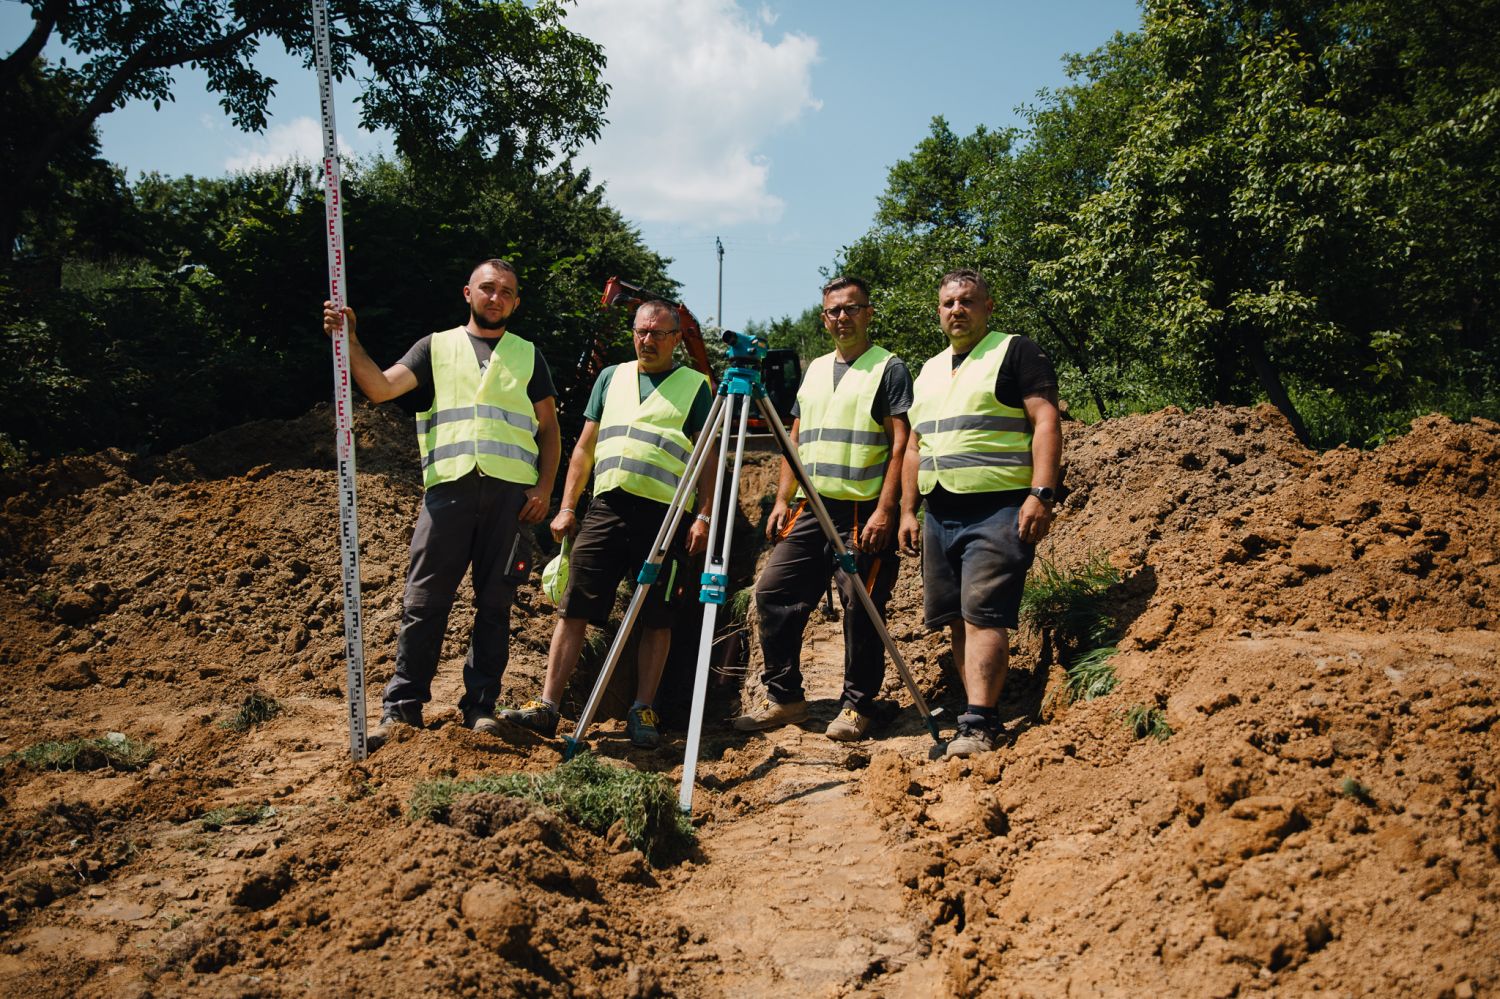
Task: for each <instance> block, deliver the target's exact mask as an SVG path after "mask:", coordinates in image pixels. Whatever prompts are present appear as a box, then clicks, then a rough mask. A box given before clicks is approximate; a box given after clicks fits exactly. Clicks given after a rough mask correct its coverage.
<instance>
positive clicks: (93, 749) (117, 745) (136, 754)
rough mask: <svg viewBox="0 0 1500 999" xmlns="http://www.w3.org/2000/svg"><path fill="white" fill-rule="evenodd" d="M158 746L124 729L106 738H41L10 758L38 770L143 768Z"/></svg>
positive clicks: (12, 754) (8, 758)
mask: <svg viewBox="0 0 1500 999" xmlns="http://www.w3.org/2000/svg"><path fill="white" fill-rule="evenodd" d="M155 753H156V750H155V748H154V747H152V746H150V745H148V744H146V743H143V742H136V741H135V740H134V739H131V738H129V737H127V736H125V735H124V734H122V733H120V732H111V733H109V734H108V735H106V736H104V737H103V738H102V739H71V740H68V741H66V742H57V741H53V742H40V743H37V744H36V745H35V746H31V747H29V748H27V749H23V750H21V751H20V752H16V753H11V754H10V755H9V756H8V757H6V759H7V760H17V761H19V762H21V763H24V764H26V765H27V766H29V767H33V768H35V769H37V770H103V769H105V768H106V767H108V768H111V769H114V770H139V769H141V767H144V766H145V765H146V764H147V763H149V762H150V760H151V757H152V756H153V755H155Z"/></svg>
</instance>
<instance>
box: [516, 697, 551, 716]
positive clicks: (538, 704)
mask: <svg viewBox="0 0 1500 999" xmlns="http://www.w3.org/2000/svg"><path fill="white" fill-rule="evenodd" d="M521 710H522V711H541V712H543V713H544V714H551V713H552V709H551V708H549V707H547V702H546V701H537V700H531V701H527V702H526V703H525V704H523V705H521Z"/></svg>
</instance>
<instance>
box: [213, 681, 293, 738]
mask: <svg viewBox="0 0 1500 999" xmlns="http://www.w3.org/2000/svg"><path fill="white" fill-rule="evenodd" d="M282 710H283V709H282V707H281V705H280V704H279V703H277V701H276V699H275V698H273V697H271V696H270V695H269V694H262V693H261V692H260V691H258V690H252V691H251V692H250V693H249V694H247V695H246V696H245V699H244V701H242V702H241V703H240V710H239V713H238V714H236V715H235V716H234V717H233V718H231V719H229V720H228V721H226V722H221V723H220V724H222V725H223V726H224V727H225V728H227V729H229V730H230V731H232V732H248V731H250V730H251V729H252V728H254V727H255V726H257V725H259V724H261V723H262V722H268V721H270V720H271V719H272V718H275V717H276V716H277V715H279V714H281V712H282Z"/></svg>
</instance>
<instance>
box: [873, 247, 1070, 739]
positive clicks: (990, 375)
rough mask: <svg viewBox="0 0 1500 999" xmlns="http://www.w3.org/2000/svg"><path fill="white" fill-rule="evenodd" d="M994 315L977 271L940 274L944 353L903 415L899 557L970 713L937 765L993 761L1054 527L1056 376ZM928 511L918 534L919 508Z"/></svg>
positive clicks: (922, 377) (926, 369) (1036, 350)
mask: <svg viewBox="0 0 1500 999" xmlns="http://www.w3.org/2000/svg"><path fill="white" fill-rule="evenodd" d="M994 309H995V303H994V300H993V299H992V298H991V297H990V293H989V287H988V285H987V284H986V283H985V280H984V277H983V276H982V275H981V274H980V273H979V272H978V271H974V270H968V269H964V270H957V271H953V272H951V273H949V274H947V275H944V277H943V279H942V281H941V282H940V283H939V286H938V319H939V321H940V322H941V324H942V327H943V332H944V333H945V334H946V335H947V337H948V343H949V347H948V349H947V350H944V351H943V352H942V353H940V354H938V355H936V356H935V357H933V358H931V359H930V360H928V361H927V363H926V364H924V365H923V366H922V371H921V373H920V374H918V375H917V381H916V386H915V391H916V398H915V400H914V401H913V403H912V407H911V422H912V434H913V436H914V437H915V438H916V446H914V447H911V448H908V449H907V452H906V462H905V465H904V468H903V476H902V478H903V482H902V495H901V529H900V531H901V546H902V548H903V550H905V551H907V552H909V553H913V554H915V552H916V550H917V544H918V538H919V537H920V539H921V552H922V584H923V610H924V616H925V618H926V623H927V627H928V628H930V629H933V630H936V629H938V628H941V627H943V626H944V625H947V626H949V628H950V630H951V633H952V636H953V662H954V665H955V666H956V667H957V669H958V671H959V675H960V677H961V678H962V679H963V684H964V692H965V695H966V697H967V701H968V705H967V707H966V708H965V709H964V713H963V714H961V715H959V718H958V733H957V735H955V736H954V738H953V739H952V740H951V741H950V742H949V743H948V749H947V755H948V756H950V757H955V756H970V755H973V754H975V753H981V752H987V751H989V750H990V749H993V748H994V746H995V743H996V740H997V739H998V736H999V730H1000V712H999V703H1000V692H1001V690H1002V689H1003V688H1004V686H1005V675H1006V671H1007V669H1008V668H1009V645H1008V641H1009V639H1008V635H1007V632H1006V629H1008V628H1015V627H1016V625H1017V623H1018V616H1019V611H1020V605H1021V591H1022V588H1023V587H1024V585H1025V582H1026V573H1027V570H1029V569H1030V568H1031V563H1032V559H1033V558H1034V557H1035V554H1036V545H1037V543H1038V542H1040V541H1041V540H1042V538H1044V537H1046V535H1047V531H1048V530H1049V529H1050V528H1051V526H1052V505H1053V502H1054V501H1055V499H1056V494H1055V490H1056V489H1057V484H1058V471H1059V466H1060V462H1061V457H1062V430H1061V421H1060V418H1059V414H1058V406H1057V374H1056V372H1055V371H1054V370H1053V367H1052V362H1051V361H1050V360H1049V359H1048V358H1047V355H1046V354H1045V353H1043V352H1042V349H1041V348H1040V347H1039V346H1038V345H1037V344H1036V343H1035V342H1034V341H1032V340H1030V339H1028V338H1026V337H1024V336H1019V335H1016V334H1009V333H1005V332H1002V331H1000V330H993V331H992V330H990V329H989V325H988V324H989V319H990V314H991V313H992V312H994ZM921 502H925V504H926V514H925V517H924V518H923V520H922V522H921V523H920V525H919V523H918V519H917V505H918V504H919V503H921Z"/></svg>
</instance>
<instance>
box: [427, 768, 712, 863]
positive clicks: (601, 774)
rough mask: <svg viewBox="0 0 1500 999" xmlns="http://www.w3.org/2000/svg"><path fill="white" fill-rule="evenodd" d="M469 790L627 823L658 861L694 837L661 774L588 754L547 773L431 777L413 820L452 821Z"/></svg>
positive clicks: (593, 820) (588, 822)
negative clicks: (459, 801)
mask: <svg viewBox="0 0 1500 999" xmlns="http://www.w3.org/2000/svg"><path fill="white" fill-rule="evenodd" d="M467 794H504V795H508V796H510V797H513V798H522V799H525V800H527V801H531V802H535V803H536V804H539V805H543V806H545V807H547V808H550V809H552V810H553V811H555V812H558V813H560V814H562V815H563V816H565V817H567V818H568V819H569V820H571V821H573V822H576V823H577V824H578V825H581V826H583V827H584V828H585V829H588V830H590V831H592V832H595V833H598V834H600V835H603V834H604V833H606V832H608V831H609V829H610V828H611V827H612V826H614V824H615V823H616V822H623V823H624V827H625V835H626V836H627V837H629V839H630V842H631V843H632V844H633V845H634V846H635V847H636V848H638V849H639V850H641V852H643V853H645V854H646V855H647V856H648V857H651V858H653V860H654V859H656V858H657V857H660V856H662V855H663V854H664V853H665V852H666V851H668V850H670V849H672V848H674V847H679V846H686V845H687V844H689V843H691V842H692V840H693V827H692V823H691V822H690V821H689V820H688V817H687V816H686V815H684V814H682V812H681V811H679V810H678V808H677V795H676V793H675V791H674V789H673V787H672V784H671V782H670V781H668V780H667V779H666V777H664V776H662V775H661V774H649V773H642V772H640V771H638V770H630V769H628V768H626V767H622V766H617V765H615V764H611V763H605V762H603V761H602V760H600V759H599V758H598V757H596V756H594V755H593V754H592V753H583V754H581V755H579V756H578V757H576V758H574V759H572V760H569V761H568V762H567V763H563V764H561V765H560V766H558V767H556V768H554V769H552V770H550V771H548V772H547V773H544V774H528V773H512V774H503V775H500V776H497V777H480V778H477V779H475V780H463V781H429V782H427V783H423V784H419V785H417V787H416V789H415V790H414V791H413V792H412V796H411V803H410V807H409V814H410V817H411V818H412V819H413V820H418V819H433V820H434V821H438V822H444V821H447V818H448V814H449V809H450V808H451V806H452V805H453V802H454V801H455V800H456V799H457V798H459V797H461V796H463V795H467Z"/></svg>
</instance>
